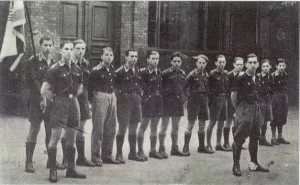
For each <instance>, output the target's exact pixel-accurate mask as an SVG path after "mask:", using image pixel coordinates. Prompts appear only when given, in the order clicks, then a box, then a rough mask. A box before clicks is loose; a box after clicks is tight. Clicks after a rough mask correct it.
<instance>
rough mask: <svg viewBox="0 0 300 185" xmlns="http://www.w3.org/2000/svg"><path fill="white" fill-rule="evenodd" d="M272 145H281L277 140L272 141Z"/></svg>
mask: <svg viewBox="0 0 300 185" xmlns="http://www.w3.org/2000/svg"><path fill="white" fill-rule="evenodd" d="M271 144H272V145H279V143H278V142H277V140H276V139H271Z"/></svg>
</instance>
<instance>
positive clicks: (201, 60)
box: [196, 58, 207, 71]
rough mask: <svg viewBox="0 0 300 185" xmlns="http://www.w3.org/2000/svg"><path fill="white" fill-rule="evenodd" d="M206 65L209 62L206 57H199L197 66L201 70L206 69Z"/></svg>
mask: <svg viewBox="0 0 300 185" xmlns="http://www.w3.org/2000/svg"><path fill="white" fill-rule="evenodd" d="M206 65H207V62H206V60H205V59H204V58H198V60H197V62H196V66H197V69H198V70H199V71H203V70H204V69H205V67H206Z"/></svg>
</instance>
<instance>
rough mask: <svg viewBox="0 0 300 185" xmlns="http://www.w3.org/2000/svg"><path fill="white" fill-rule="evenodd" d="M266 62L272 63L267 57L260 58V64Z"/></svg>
mask: <svg viewBox="0 0 300 185" xmlns="http://www.w3.org/2000/svg"><path fill="white" fill-rule="evenodd" d="M266 62H267V63H269V64H270V65H272V64H271V61H270V60H269V59H262V60H261V61H260V64H261V65H263V64H264V63H266Z"/></svg>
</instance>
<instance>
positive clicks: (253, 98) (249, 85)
mask: <svg viewBox="0 0 300 185" xmlns="http://www.w3.org/2000/svg"><path fill="white" fill-rule="evenodd" d="M258 89H259V86H258V79H257V77H255V82H254V81H253V79H252V76H249V75H248V74H247V73H246V72H241V73H240V74H239V75H238V77H237V79H236V81H235V84H234V85H233V87H232V91H237V92H238V94H237V105H239V104H240V103H241V102H246V103H249V104H253V103H255V102H257V101H259V97H258Z"/></svg>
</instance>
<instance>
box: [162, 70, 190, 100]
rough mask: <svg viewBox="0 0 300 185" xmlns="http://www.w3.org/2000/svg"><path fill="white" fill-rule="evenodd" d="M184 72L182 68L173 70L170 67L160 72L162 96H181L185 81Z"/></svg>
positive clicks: (165, 97)
mask: <svg viewBox="0 0 300 185" xmlns="http://www.w3.org/2000/svg"><path fill="white" fill-rule="evenodd" d="M185 76H186V74H185V72H184V71H183V70H182V69H179V70H175V69H172V68H168V69H165V70H164V71H163V72H162V86H163V87H162V88H163V97H164V99H167V98H174V97H177V99H179V98H181V97H182V94H183V87H184V83H185Z"/></svg>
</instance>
